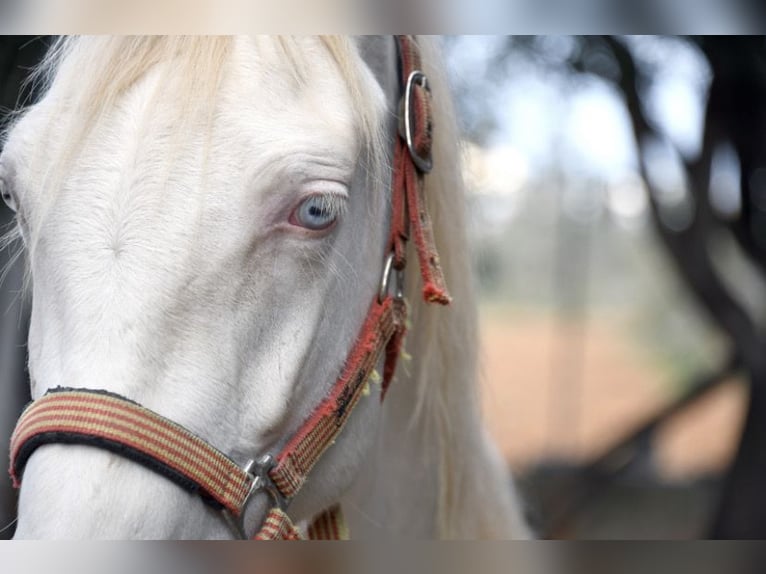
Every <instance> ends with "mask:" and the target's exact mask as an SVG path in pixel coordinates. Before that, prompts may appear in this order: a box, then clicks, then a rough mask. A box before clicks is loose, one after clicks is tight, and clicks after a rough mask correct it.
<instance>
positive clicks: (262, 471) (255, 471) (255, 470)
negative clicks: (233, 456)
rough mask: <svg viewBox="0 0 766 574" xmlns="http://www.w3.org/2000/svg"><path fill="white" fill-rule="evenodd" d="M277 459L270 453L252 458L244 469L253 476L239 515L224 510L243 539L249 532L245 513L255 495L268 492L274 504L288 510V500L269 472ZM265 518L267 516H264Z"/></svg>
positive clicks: (230, 523)
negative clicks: (256, 458)
mask: <svg viewBox="0 0 766 574" xmlns="http://www.w3.org/2000/svg"><path fill="white" fill-rule="evenodd" d="M274 465H275V460H274V457H272V456H271V455H270V454H267V455H264V456H262V457H261V458H259V459H258V460H250V461H248V463H247V464H246V465H245V466H244V467H243V470H244V471H245V472H246V473H247V474H249V475H250V476H251V477H252V482H251V483H250V490H249V491H248V493H247V496H246V497H245V501H244V502H243V503H242V509H241V510H240V512H239V516H234V515H233V514H232V513H231V512H229V511H228V510H225V511H224V512H223V514H224V516H225V517H226V521H227V522H228V523H229V526H230V527H231V528H232V530H234V532H236V534H237V535H238V536H239V537H240V538H241V539H242V540H247V539H248V538H249V537H248V536H247V532H246V530H245V515H246V514H247V507H248V506H249V505H250V502H251V501H252V500H253V499H254V498H255V495H256V494H258V493H260V492H266V493H268V494H269V496H270V497H271V499H272V500H273V501H274V506H276V507H277V508H279V509H280V510H287V506H288V500H287V499H286V498H285V497H284V496H283V495H282V493H281V492H279V489H278V488H277V486H276V484H274V481H273V480H271V477H270V476H269V472H270V471H271V469H272V468H274ZM264 519H265V517H264ZM262 527H263V523H261V524H260V525H259V526H258V529H256V532H257V531H258V530H259V529H260V528H262Z"/></svg>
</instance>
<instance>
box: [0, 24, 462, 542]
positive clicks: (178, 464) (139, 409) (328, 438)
mask: <svg viewBox="0 0 766 574" xmlns="http://www.w3.org/2000/svg"><path fill="white" fill-rule="evenodd" d="M396 40H397V45H398V48H399V63H400V82H401V84H400V85H401V91H402V95H401V97H400V102H399V130H398V131H399V133H398V137H396V142H395V147H394V157H393V180H392V190H391V194H392V215H391V228H390V234H389V240H388V251H387V252H388V254H389V255H388V256H387V258H386V260H385V263H384V268H383V275H382V277H381V282H380V289H379V293H378V294H377V295H376V297H375V298H374V300H373V301H372V303H371V305H370V308H369V310H368V312H367V317H366V319H365V321H364V324H363V326H362V329H361V331H360V333H359V335H358V337H357V339H356V342H355V343H354V346H353V347H352V349H351V351H350V353H349V355H348V357H347V358H346V362H345V367H344V368H343V370H342V372H341V374H340V376H339V377H338V379H337V380H336V382H335V384H334V386H333V387H332V390H331V391H330V393H329V394H328V395H327V396H326V397H325V399H324V400H323V401H322V402H321V403H320V404H319V405H318V406H317V407H316V408H315V409H314V411H313V413H312V414H311V415H310V417H309V418H308V420H306V421H305V422H304V423H303V425H302V426H301V427H300V429H299V430H298V432H297V433H295V434H294V435H293V436H292V438H291V439H290V440H289V441H288V443H287V444H286V445H285V446H284V447H283V448H282V450H281V451H279V452H278V453H276V454H265V455H263V456H261V457H258V458H255V459H253V460H250V461H249V462H247V463H246V464H245V465H244V466H240V465H238V464H237V463H236V462H234V461H233V460H232V459H231V458H229V457H228V456H227V455H226V454H224V453H222V452H221V451H219V450H218V449H216V448H215V447H213V446H212V445H210V444H208V443H207V442H206V441H204V440H203V439H201V438H199V437H198V436H196V435H194V434H193V433H191V432H190V431H188V430H186V429H185V428H184V427H182V426H180V425H178V424H176V423H174V422H173V421H170V420H168V419H166V418H165V417H163V416H161V415H159V414H157V413H155V412H153V411H151V410H149V409H147V408H145V407H143V406H141V405H139V404H138V403H136V402H134V401H131V400H130V399H127V398H125V397H121V396H119V395H116V394H113V393H110V392H107V391H103V390H90V389H67V388H56V389H52V390H50V391H48V392H47V393H46V394H45V395H44V396H43V397H41V398H40V399H38V400H36V401H34V402H32V403H31V404H30V405H29V406H27V408H26V409H25V410H24V412H23V413H22V415H21V418H20V419H19V421H18V423H17V425H16V429H15V430H14V432H13V436H12V437H11V466H10V474H11V478H12V479H13V485H14V487H16V488H18V487H20V485H21V477H22V473H23V471H24V466H25V465H26V463H27V461H28V459H29V457H30V456H31V455H32V453H33V452H34V451H35V450H36V449H37V448H38V447H40V446H42V445H45V444H52V443H53V444H55V443H58V444H78V445H88V446H95V447H99V448H102V449H105V450H108V451H110V452H113V453H116V454H119V455H121V456H123V457H125V458H128V459H130V460H132V461H134V462H137V463H139V464H142V465H144V466H145V467H147V468H149V469H151V470H153V471H155V472H157V473H158V474H161V475H162V476H165V477H166V478H168V479H169V480H171V481H173V482H175V483H176V484H177V485H178V486H180V487H182V488H184V489H185V490H187V491H189V492H193V493H197V494H199V495H200V496H201V498H202V499H203V500H204V501H205V502H206V503H207V504H209V505H211V506H212V507H214V508H216V509H219V510H221V511H222V512H223V514H224V516H225V518H226V519H227V521H228V522H229V524H230V526H231V527H232V529H233V531H234V533H235V534H236V535H237V536H238V537H240V538H248V534H247V532H246V531H245V525H244V517H245V514H246V511H247V508H248V506H249V504H250V503H251V501H253V500H254V499H255V498H256V496H257V495H259V494H262V493H266V494H268V496H269V497H270V499H271V509H270V510H269V512H268V513H267V515H266V518H265V519H264V521H263V523H262V525H261V527H260V529H259V530H258V531H257V532H256V533H255V535H254V536H252V538H254V539H256V540H296V539H301V538H304V535H303V533H302V532H301V531H300V530H299V529H298V528H297V527H296V526H295V525H294V524H293V523H292V521H291V519H290V517H289V516H288V514H287V509H288V507H289V505H290V502H291V501H292V499H293V497H294V496H295V495H296V494H297V492H298V491H299V490H300V489H301V487H302V486H303V484H304V483H305V482H306V479H307V478H308V476H309V473H310V472H311V470H312V468H313V467H314V465H315V464H316V463H317V461H318V460H319V458H320V457H321V456H322V455H323V454H324V452H325V451H326V450H327V448H328V447H330V445H332V444H333V443H334V442H335V439H336V438H337V437H338V435H339V434H340V432H341V431H342V430H343V428H344V426H345V425H346V422H347V421H348V419H349V416H350V415H351V412H352V411H353V410H354V407H355V406H356V405H357V403H358V401H359V399H360V397H361V396H362V395H363V394H364V390H365V388H366V386H367V384H368V381H369V380H370V379H371V378H372V377H373V376H374V371H375V367H376V365H377V364H378V363H379V361H380V360H381V359H383V361H384V363H383V377H382V389H381V400H382V399H383V398H384V397H385V394H386V391H387V390H388V387H389V385H390V383H391V380H392V378H393V375H394V371H395V369H396V362H397V359H398V357H399V354H400V352H401V349H402V343H403V340H404V335H405V331H406V326H405V325H406V315H407V309H406V305H405V302H404V295H403V291H402V288H403V278H404V270H405V267H406V264H407V260H406V255H405V254H406V245H407V242H408V241H409V239H410V234H411V233H412V235H414V241H415V246H416V251H417V254H418V259H419V263H420V272H421V276H422V279H423V296H424V298H425V300H426V301H428V302H432V303H440V304H443V305H446V304H448V303H449V302H450V297H449V295H448V293H447V289H446V286H445V282H444V277H443V274H442V270H441V266H440V263H439V257H438V254H437V252H436V248H435V245H434V240H433V230H432V227H431V219H430V217H429V215H428V212H427V210H426V204H425V197H424V186H423V179H424V176H425V174H426V173H428V172H429V171H430V170H431V168H432V157H431V147H432V116H431V102H430V98H431V94H430V88H429V86H428V80H427V78H426V76H425V74H424V73H423V72H422V71H421V70H420V56H419V52H418V48H417V46H416V44H415V42H414V39H413V38H412V37H410V36H396ZM392 277H393V278H395V280H396V285H395V286H393V288H392V285H391V282H392V281H391V280H392ZM307 535H308V537H309V538H311V539H340V538H347V537H348V532H347V529H346V528H345V525H344V524H343V521H342V517H341V515H340V508H339V506H338V505H336V506H334V507H332V508H330V509H328V510H326V511H324V512H323V513H321V514H320V515H319V516H318V517H316V518H315V519H314V520H313V522H312V523H311V524H310V525H309V527H308V529H307Z"/></svg>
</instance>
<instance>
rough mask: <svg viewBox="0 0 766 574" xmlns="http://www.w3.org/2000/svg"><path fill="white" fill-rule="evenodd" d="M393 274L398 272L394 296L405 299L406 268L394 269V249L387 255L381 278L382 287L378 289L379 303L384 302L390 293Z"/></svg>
mask: <svg viewBox="0 0 766 574" xmlns="http://www.w3.org/2000/svg"><path fill="white" fill-rule="evenodd" d="M393 274H396V291H395V292H394V298H396V299H398V300H401V299H404V270H403V269H394V252H393V251H392V252H391V253H389V254H388V257H386V263H385V265H383V275H382V276H381V278H380V288H379V290H378V303H382V302H383V299H385V298H386V295H388V289H389V285H390V283H391V275H393Z"/></svg>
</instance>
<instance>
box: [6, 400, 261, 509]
mask: <svg viewBox="0 0 766 574" xmlns="http://www.w3.org/2000/svg"><path fill="white" fill-rule="evenodd" d="M62 442H63V443H70V444H85V445H93V446H98V447H101V448H105V449H107V450H110V451H113V452H117V453H118V454H122V455H124V456H126V457H127V458H130V459H132V460H135V461H137V462H140V463H142V464H145V465H146V466H148V467H150V468H151V469H152V470H155V471H157V472H159V473H160V474H163V475H164V476H166V477H168V478H170V479H171V480H174V481H175V482H176V483H179V484H181V486H184V487H185V488H187V490H199V491H200V493H201V494H202V495H203V496H205V497H207V498H209V499H212V500H214V501H215V502H217V503H218V504H219V505H221V506H223V507H225V508H227V509H228V510H229V511H230V512H232V513H234V515H235V516H237V515H239V512H240V509H241V508H242V505H243V504H244V501H245V499H246V497H247V494H248V490H249V486H250V477H249V476H248V475H247V473H245V471H244V470H242V469H241V468H240V467H239V466H237V465H236V464H235V463H234V462H233V461H232V460H231V459H229V457H227V456H226V455H225V454H223V453H221V452H220V451H218V450H217V449H215V448H214V447H212V446H210V445H209V444H208V443H207V442H205V441H204V440H202V439H201V438H199V437H198V436H196V435H194V434H192V433H191V432H189V431H187V430H186V429H185V428H183V427H181V426H180V425H177V424H176V423H174V422H172V421H169V420H168V419H166V418H164V417H162V416H160V415H158V414H156V413H154V412H152V411H150V410H149V409H146V408H144V407H142V406H140V405H138V404H136V403H134V402H132V401H129V400H128V399H125V398H123V397H119V396H116V395H113V394H107V393H105V392H103V391H90V390H75V389H56V390H53V391H50V392H49V393H48V394H46V395H45V396H43V397H42V398H40V399H38V400H36V401H35V402H33V403H32V404H30V405H29V406H28V407H27V408H26V410H25V411H24V413H23V414H22V415H21V418H20V419H19V422H18V423H17V425H16V429H15V430H14V432H13V435H12V437H11V478H12V479H13V484H14V486H15V487H16V488H18V487H19V486H20V484H21V474H22V472H23V470H24V465H25V464H26V461H27V459H28V458H29V456H30V455H31V454H32V452H33V451H34V450H35V449H36V448H37V447H38V446H41V445H43V444H48V443H62Z"/></svg>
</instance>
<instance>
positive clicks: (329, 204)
mask: <svg viewBox="0 0 766 574" xmlns="http://www.w3.org/2000/svg"><path fill="white" fill-rule="evenodd" d="M342 201H343V199H341V198H339V197H336V196H327V195H312V196H311V197H308V198H306V199H305V200H304V201H303V203H301V204H300V205H299V206H298V209H296V210H295V212H294V214H293V219H294V221H293V222H292V223H294V224H295V225H300V226H301V227H305V228H306V229H311V230H313V231H320V230H322V229H327V228H329V227H330V226H331V225H332V224H333V223H335V221H336V220H337V219H338V216H339V215H340V211H341V205H340V202H342Z"/></svg>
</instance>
